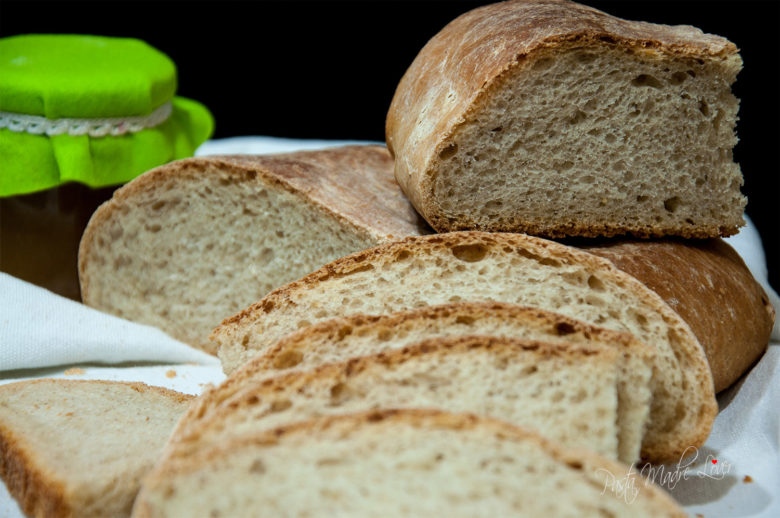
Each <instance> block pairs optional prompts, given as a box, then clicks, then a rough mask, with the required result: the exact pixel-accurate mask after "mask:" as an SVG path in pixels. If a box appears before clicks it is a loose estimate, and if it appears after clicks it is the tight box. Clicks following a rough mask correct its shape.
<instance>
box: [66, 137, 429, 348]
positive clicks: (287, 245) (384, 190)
mask: <svg viewBox="0 0 780 518" xmlns="http://www.w3.org/2000/svg"><path fill="white" fill-rule="evenodd" d="M425 228H426V227H425V223H424V222H423V221H422V219H421V218H420V217H419V216H418V215H417V213H415V211H414V209H413V208H412V206H411V205H410V204H409V202H408V201H407V200H406V198H405V197H404V196H403V194H402V193H401V190H400V188H399V187H398V185H397V184H396V182H395V180H394V179H393V173H392V159H391V158H390V156H389V154H388V152H387V150H386V149H385V148H384V147H381V146H346V147H341V148H333V149H326V150H322V151H305V152H304V151H302V152H297V153H286V154H279V155H268V156H252V155H245V156H240V155H239V156H215V157H207V158H193V159H187V160H180V161H177V162H172V163H170V164H167V165H164V166H161V167H158V168H156V169H153V170H152V171H149V172H147V173H145V174H143V175H141V176H140V177H138V178H137V179H135V180H133V181H132V182H130V183H128V184H127V185H126V186H124V187H122V188H121V189H119V190H117V191H116V192H115V193H114V197H113V198H112V199H111V200H109V201H108V202H106V203H105V204H103V205H102V206H101V207H100V208H99V209H98V210H97V211H96V212H95V214H94V215H93V216H92V219H91V220H90V222H89V225H88V226H87V229H86V230H85V232H84V236H83V238H82V240H81V246H80V249H79V278H80V282H81V293H82V298H83V300H84V303H85V304H87V305H89V306H92V307H94V308H97V309H99V310H101V311H105V312H107V313H111V314H114V315H117V316H120V317H123V318H127V319H128V320H134V321H137V322H141V323H144V324H148V325H152V326H156V327H158V328H160V329H162V330H163V331H165V332H167V333H168V334H169V335H171V336H173V337H174V338H177V339H179V340H181V341H183V342H186V343H189V344H190V345H193V346H195V347H199V348H201V349H203V350H205V351H207V352H211V353H215V352H216V351H215V350H214V349H213V348H212V347H211V345H210V342H209V341H208V334H209V332H210V331H211V330H212V329H213V327H214V326H215V325H216V324H217V323H218V322H220V321H221V320H222V319H223V318H225V317H226V316H228V315H231V314H233V313H235V312H236V311H238V310H240V309H241V308H243V307H246V306H247V305H248V304H251V303H252V302H254V301H256V300H258V299H259V298H261V297H263V296H264V295H266V294H267V293H268V292H269V291H271V290H272V289H274V288H276V287H278V286H281V285H282V284H284V283H285V282H288V281H291V280H294V279H297V278H298V277H301V276H303V275H306V274H307V273H309V272H311V271H313V270H314V269H316V268H318V267H320V266H321V265H323V264H325V263H327V262H328V261H332V260H334V259H336V258H338V257H342V256H344V255H347V254H349V253H352V252H356V251H358V250H363V249H365V248H369V247H371V246H375V245H377V244H379V243H383V242H385V241H387V240H391V239H393V238H395V239H398V238H401V237H405V236H409V235H417V234H420V233H421V232H425V231H426V230H425Z"/></svg>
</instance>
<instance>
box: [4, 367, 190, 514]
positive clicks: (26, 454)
mask: <svg viewBox="0 0 780 518" xmlns="http://www.w3.org/2000/svg"><path fill="white" fill-rule="evenodd" d="M37 384H45V385H58V386H68V385H71V386H73V385H104V386H106V385H111V386H116V385H123V386H127V387H129V388H131V389H132V390H135V391H137V392H139V393H145V392H155V393H157V394H160V395H162V396H164V397H167V398H169V399H171V400H173V401H174V402H176V403H186V402H189V401H192V400H193V399H194V396H191V395H187V394H182V393H179V392H176V391H173V390H169V389H166V388H163V387H155V386H150V385H146V384H145V383H137V382H117V381H104V380H61V379H50V378H41V379H34V380H29V381H20V382H16V383H9V384H6V385H2V386H0V406H2V404H3V403H2V399H3V395H4V394H12V393H15V392H18V391H20V390H23V389H24V388H25V387H29V386H30V385H37ZM0 478H2V479H3V481H4V482H5V484H6V486H7V488H8V492H9V494H10V495H11V496H12V497H13V498H14V499H15V500H16V501H17V502H18V503H19V507H20V508H21V509H22V511H23V512H24V513H25V514H26V515H27V516H34V517H36V518H70V517H76V516H77V513H78V509H74V508H73V506H72V502H71V497H70V496H69V495H68V494H67V489H66V484H65V482H64V481H63V480H59V479H58V478H57V476H56V475H54V474H53V473H50V472H48V471H47V469H46V465H45V462H44V461H42V460H41V459H38V458H37V456H36V452H35V449H34V448H32V447H30V445H29V444H28V443H27V441H25V438H24V437H22V436H19V435H18V434H16V433H15V432H14V431H13V430H11V429H10V428H9V427H8V426H4V425H3V422H2V421H0Z"/></svg>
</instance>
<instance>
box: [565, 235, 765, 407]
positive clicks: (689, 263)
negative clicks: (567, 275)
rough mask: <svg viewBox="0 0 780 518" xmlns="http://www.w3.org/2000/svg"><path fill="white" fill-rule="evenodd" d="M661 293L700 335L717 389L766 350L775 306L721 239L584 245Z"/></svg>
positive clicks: (743, 370) (727, 384) (736, 376)
mask: <svg viewBox="0 0 780 518" xmlns="http://www.w3.org/2000/svg"><path fill="white" fill-rule="evenodd" d="M580 246H582V247H583V248H584V249H585V250H587V251H588V252H590V253H593V254H596V255H599V256H601V257H604V258H606V259H609V260H610V261H611V262H612V263H613V264H614V265H615V266H617V267H618V268H620V269H621V270H623V271H624V272H626V273H629V274H630V275H632V276H634V277H635V278H637V279H639V280H640V281H641V282H642V283H644V284H645V285H646V286H647V287H648V288H650V289H651V290H653V291H655V292H656V293H658V295H660V296H661V298H663V299H664V300H665V301H666V303H667V304H669V306H670V307H671V308H672V309H673V310H675V311H676V312H677V313H678V314H679V315H680V316H681V317H682V318H683V320H685V321H686V322H687V323H688V325H690V326H691V330H692V331H693V334H695V335H696V337H697V338H698V339H699V342H700V343H701V345H702V347H704V352H705V354H706V355H707V360H708V362H709V364H710V369H711V370H712V378H713V382H714V385H715V391H716V392H719V391H721V390H723V389H725V388H728V387H729V386H730V385H731V384H732V383H734V382H735V381H736V380H737V379H738V378H739V377H740V376H742V374H744V373H745V371H747V370H748V369H749V368H750V367H751V366H753V364H754V363H755V362H756V361H758V359H759V358H760V357H761V355H762V354H763V353H764V351H766V348H767V345H768V344H769V337H770V335H771V334H772V327H773V325H774V319H775V310H774V308H773V307H772V304H771V303H770V302H769V297H767V295H766V293H765V292H764V290H763V288H761V285H760V284H759V283H758V282H756V280H755V279H754V278H753V275H752V274H751V273H750V270H748V268H747V266H745V262H744V261H743V260H742V258H741V257H740V256H739V254H738V253H737V252H735V251H734V249H733V248H731V247H730V246H729V245H728V244H726V243H725V242H724V241H723V240H721V239H710V240H704V241H699V240H696V241H694V240H679V239H674V240H672V239H666V240H653V241H625V240H621V241H603V242H599V243H596V244H588V245H583V244H580Z"/></svg>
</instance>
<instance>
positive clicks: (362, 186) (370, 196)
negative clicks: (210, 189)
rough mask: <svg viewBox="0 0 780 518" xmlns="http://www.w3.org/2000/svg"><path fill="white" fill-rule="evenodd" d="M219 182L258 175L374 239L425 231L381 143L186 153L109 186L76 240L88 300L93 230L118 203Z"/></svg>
mask: <svg viewBox="0 0 780 518" xmlns="http://www.w3.org/2000/svg"><path fill="white" fill-rule="evenodd" d="M215 170H216V171H219V173H220V174H221V176H220V181H225V182H237V183H240V182H262V183H264V184H266V185H270V186H273V187H274V188H280V189H285V190H287V191H288V192H290V193H292V194H294V195H295V196H297V197H298V199H300V201H301V203H305V204H310V205H312V206H314V207H315V208H316V209H318V210H319V211H321V212H322V213H323V216H324V217H332V218H334V219H336V220H337V221H338V222H339V223H340V224H341V225H342V226H344V227H347V228H350V229H352V230H353V231H354V232H355V233H356V234H357V235H359V236H361V237H363V238H365V239H366V240H369V241H373V242H375V243H381V242H384V241H388V240H392V239H398V238H400V237H405V236H409V235H419V234H425V233H428V232H430V229H428V227H427V225H426V224H425V222H424V221H423V220H422V218H420V216H419V215H418V214H417V213H416V212H415V211H414V208H413V207H412V206H411V204H409V202H408V201H407V200H406V198H405V197H404V196H403V193H402V192H401V190H400V188H399V187H398V185H397V184H396V182H395V180H394V179H393V176H392V159H391V158H390V155H389V153H388V152H387V150H386V149H385V148H383V147H381V146H345V147H340V148H332V149H326V150H321V151H301V152H296V153H284V154H278V155H262V156H261V155H234V156H214V157H203V158H188V159H184V160H178V161H175V162H171V163H169V164H166V165H163V166H160V167H157V168H155V169H152V170H151V171H148V172H147V173H145V174H143V175H141V176H139V177H138V178H136V179H135V180H133V181H132V182H130V183H128V184H127V185H125V186H124V187H122V188H120V189H118V190H116V191H115V192H114V195H113V197H112V198H111V200H109V201H107V202H106V203H104V204H103V205H101V206H100V207H99V208H98V210H97V211H96V212H95V213H94V214H93V215H92V218H91V219H90V221H89V224H88V225H87V227H86V229H85V231H84V235H83V236H82V239H81V243H80V246H79V281H80V284H81V293H82V298H83V300H84V302H85V303H86V304H88V305H91V302H92V301H91V296H92V293H91V291H90V278H89V271H88V270H89V268H88V267H89V262H90V260H91V258H92V257H93V256H95V255H98V254H99V253H100V251H99V249H98V245H97V237H98V235H99V233H100V232H101V230H102V228H103V227H104V225H105V224H106V223H107V222H108V221H110V220H111V219H113V218H115V217H120V215H121V211H122V210H123V208H126V207H127V206H128V205H129V204H130V203H132V201H133V200H134V199H135V198H136V197H138V196H140V195H142V194H146V193H154V192H155V191H156V190H157V189H159V188H161V187H162V186H164V185H166V184H168V183H175V182H186V181H187V180H188V179H190V178H198V177H201V176H202V175H204V174H207V173H209V172H212V171H215Z"/></svg>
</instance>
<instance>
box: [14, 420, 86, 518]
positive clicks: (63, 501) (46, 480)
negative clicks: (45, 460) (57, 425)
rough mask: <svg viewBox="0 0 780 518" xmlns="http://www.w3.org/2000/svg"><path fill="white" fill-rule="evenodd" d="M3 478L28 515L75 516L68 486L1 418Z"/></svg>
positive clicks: (50, 517) (63, 517)
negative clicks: (48, 471)
mask: <svg viewBox="0 0 780 518" xmlns="http://www.w3.org/2000/svg"><path fill="white" fill-rule="evenodd" d="M0 478H2V479H3V481H4V482H5V485H6V487H7V488H8V493H9V494H10V495H11V496H12V497H13V498H14V499H15V500H16V501H17V503H18V504H19V507H20V508H21V510H22V511H23V512H24V514H25V515H27V516H34V517H47V518H65V517H69V516H72V510H71V508H70V505H69V504H68V502H67V497H66V495H65V486H64V485H63V483H62V481H60V480H56V479H55V478H53V477H52V475H51V474H49V473H46V471H45V469H44V468H43V467H42V466H41V463H40V462H39V461H38V460H37V459H36V458H35V454H34V452H32V451H29V449H28V448H26V447H25V444H24V441H23V440H22V439H20V438H19V437H17V436H16V434H14V433H13V432H12V431H11V430H10V429H8V428H7V427H6V426H4V425H3V424H2V423H1V422H0Z"/></svg>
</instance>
